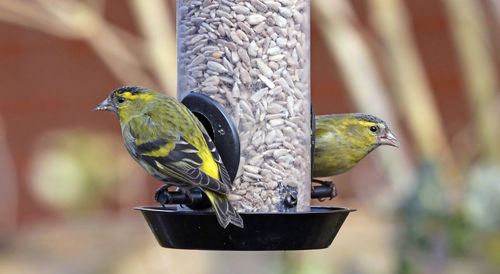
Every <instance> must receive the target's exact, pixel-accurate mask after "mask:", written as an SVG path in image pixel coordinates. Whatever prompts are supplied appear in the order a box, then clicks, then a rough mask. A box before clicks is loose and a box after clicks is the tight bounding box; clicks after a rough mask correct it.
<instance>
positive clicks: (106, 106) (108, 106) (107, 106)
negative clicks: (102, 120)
mask: <svg viewBox="0 0 500 274" xmlns="http://www.w3.org/2000/svg"><path fill="white" fill-rule="evenodd" d="M94 110H104V111H112V112H116V107H115V106H114V105H113V103H112V102H111V99H110V98H109V97H108V98H106V100H104V101H102V102H101V103H100V104H99V105H97V106H96V107H95V108H94Z"/></svg>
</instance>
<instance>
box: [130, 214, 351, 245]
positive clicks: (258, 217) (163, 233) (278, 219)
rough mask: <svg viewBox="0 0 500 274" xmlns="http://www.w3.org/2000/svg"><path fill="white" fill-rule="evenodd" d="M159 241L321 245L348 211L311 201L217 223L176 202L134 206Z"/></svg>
mask: <svg viewBox="0 0 500 274" xmlns="http://www.w3.org/2000/svg"><path fill="white" fill-rule="evenodd" d="M135 209H136V210H140V211H141V212H142V214H143V215H144V218H145V219H146V221H147V223H148V224H149V227H150V228H151V230H152V231H153V234H154V235H155V237H156V239H157V240H158V242H159V244H160V245H161V246H162V247H168V248H180V249H201V250H301V249H319V248H327V247H328V246H330V244H331V243H332V241H333V239H334V238H335V236H336V235H337V233H338V231H339V229H340V227H341V226H342V224H343V223H344V220H345V219H346V218H347V215H348V214H349V212H351V211H354V210H353V209H349V208H342V207H319V206H312V207H311V211H310V212H270V213H240V215H241V217H242V218H243V221H244V224H245V228H244V229H241V228H238V227H236V226H233V225H231V224H230V225H229V226H228V227H227V228H226V229H223V228H222V227H221V226H220V225H219V223H218V222H217V218H216V217H215V215H214V213H213V212H207V211H187V210H178V208H177V206H167V207H165V208H163V207H137V208H135Z"/></svg>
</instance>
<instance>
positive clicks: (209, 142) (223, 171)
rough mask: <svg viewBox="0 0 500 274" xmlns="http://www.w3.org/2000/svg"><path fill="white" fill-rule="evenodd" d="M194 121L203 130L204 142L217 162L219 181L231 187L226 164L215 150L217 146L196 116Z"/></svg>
mask: <svg viewBox="0 0 500 274" xmlns="http://www.w3.org/2000/svg"><path fill="white" fill-rule="evenodd" d="M196 121H197V124H198V128H199V129H200V130H201V132H203V138H205V142H207V146H208V149H209V150H210V153H212V157H213V158H214V161H215V162H216V163H217V166H218V167H219V177H220V180H221V182H222V183H224V184H225V185H227V186H228V187H229V188H231V178H230V177H229V173H228V172H227V169H226V166H225V165H224V163H223V162H222V158H221V157H220V155H219V152H217V148H216V147H215V144H214V142H213V141H212V138H210V136H209V135H208V132H207V130H206V129H205V127H204V126H203V124H202V123H201V122H200V121H199V120H198V119H197V118H196Z"/></svg>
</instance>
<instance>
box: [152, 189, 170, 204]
mask: <svg viewBox="0 0 500 274" xmlns="http://www.w3.org/2000/svg"><path fill="white" fill-rule="evenodd" d="M169 200H170V199H169V194H168V185H162V186H161V187H160V188H158V189H157V190H156V191H155V201H156V202H158V203H160V204H161V206H162V207H165V204H168V202H169Z"/></svg>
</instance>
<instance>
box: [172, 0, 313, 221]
mask: <svg viewBox="0 0 500 274" xmlns="http://www.w3.org/2000/svg"><path fill="white" fill-rule="evenodd" d="M309 37H310V33H309V1H308V0H273V1H271V0H249V1H242V0H205V1H202V0H177V54H178V55H177V56H178V62H177V66H178V96H179V100H181V99H182V98H183V97H184V96H186V95H187V94H188V93H189V92H191V91H197V92H201V93H203V94H206V95H208V96H210V97H211V98H212V99H214V100H215V101H217V102H218V103H220V104H221V105H222V106H224V107H225V108H226V110H227V111H228V112H229V113H230V114H231V116H232V118H233V121H234V122H235V124H236V126H237V128H238V131H239V135H240V142H241V159H240V166H239V170H238V174H237V176H236V179H235V181H234V182H233V191H232V193H231V194H230V195H229V199H230V201H231V203H232V204H233V206H235V207H236V208H237V209H238V210H239V211H245V212H270V211H295V210H296V211H308V210H309V206H310V190H311V181H310V178H311V177H310V156H311V155H310V126H311V124H310V68H309V66H310V64H309V60H310V58H309V48H310V39H309ZM290 195H292V196H293V197H294V198H295V199H296V201H297V205H296V206H295V207H290V206H287V204H286V203H285V201H286V199H289V198H290V197H289V196H290Z"/></svg>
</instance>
